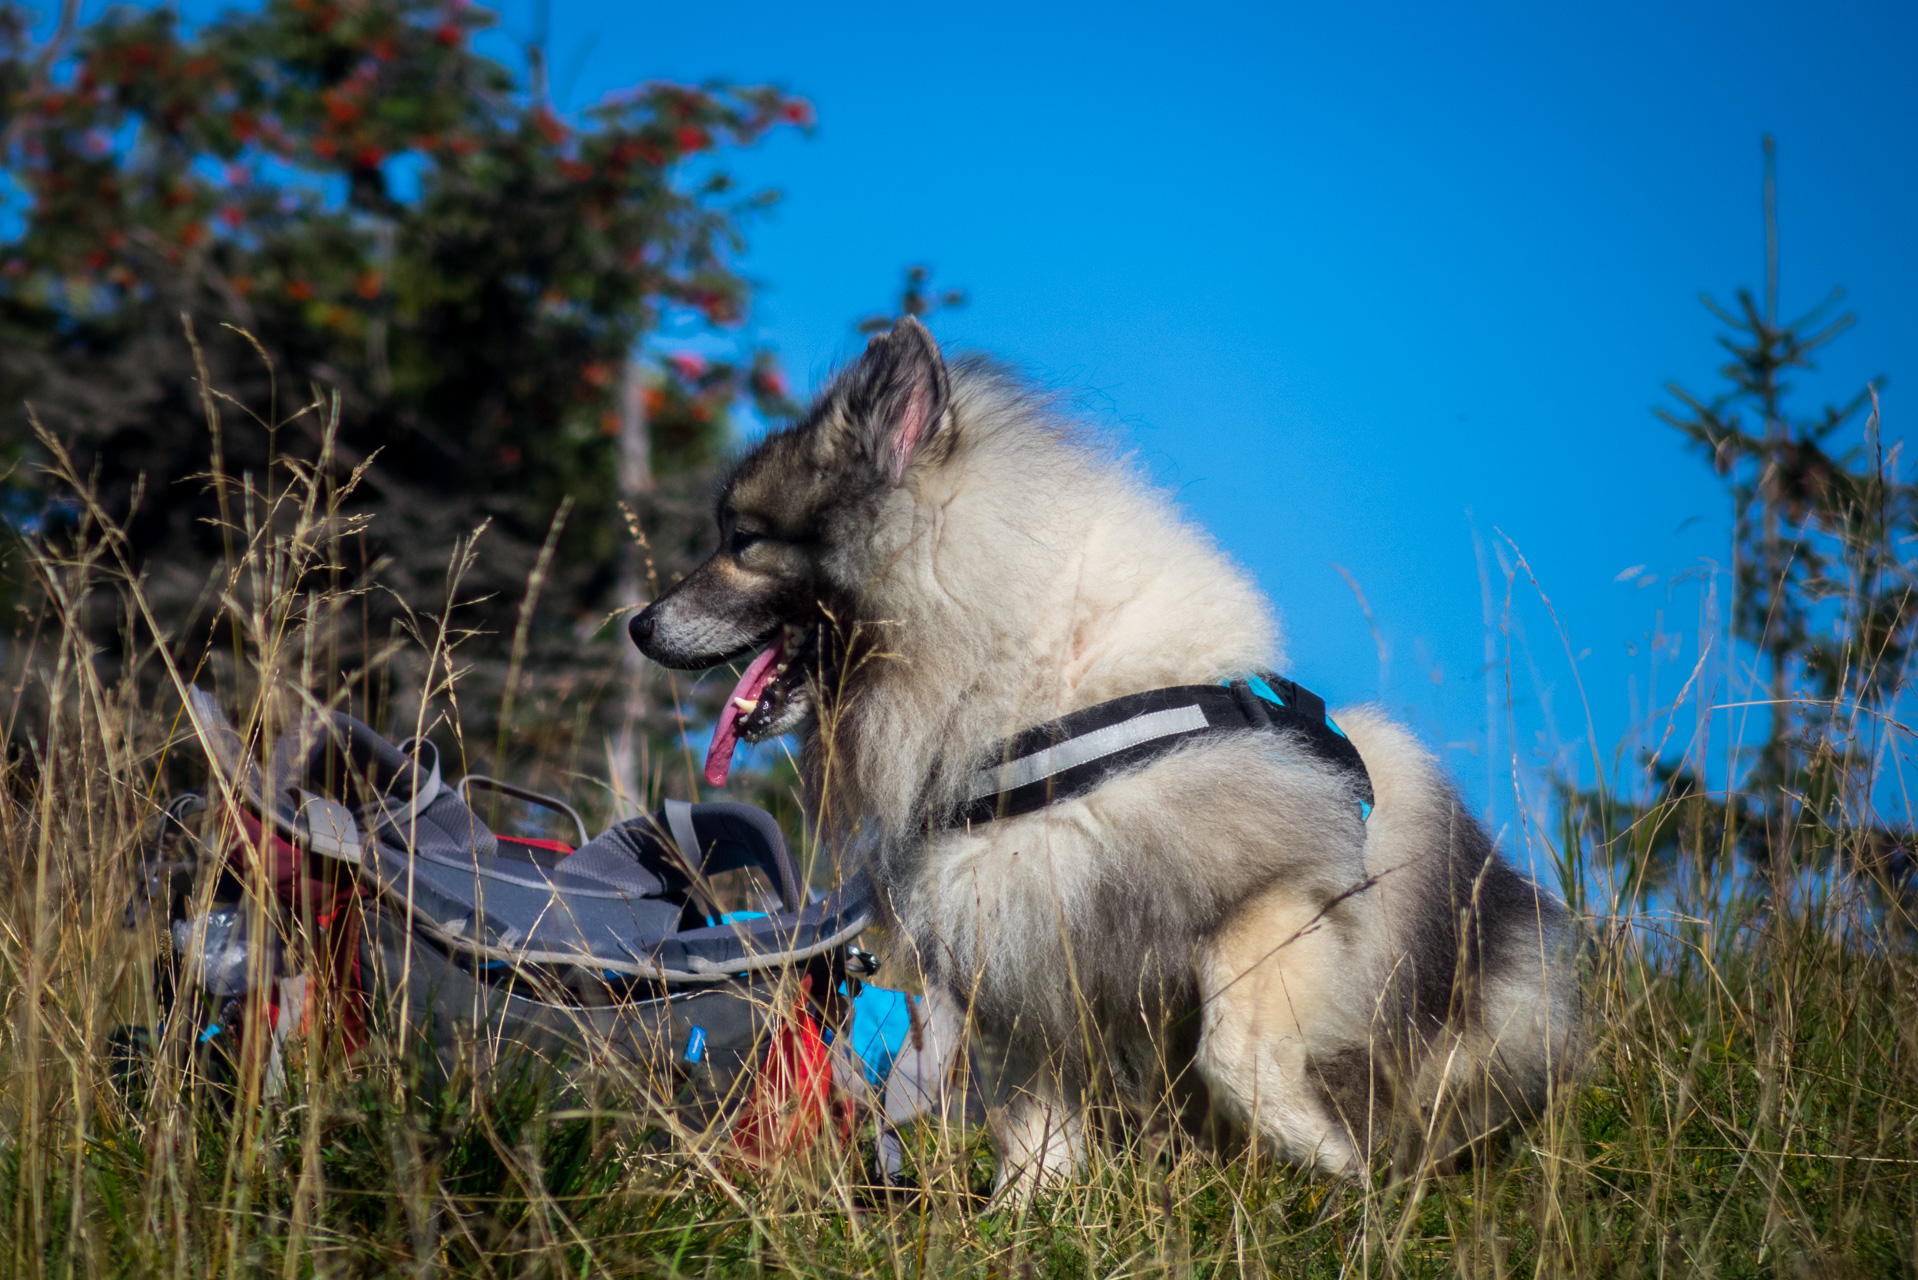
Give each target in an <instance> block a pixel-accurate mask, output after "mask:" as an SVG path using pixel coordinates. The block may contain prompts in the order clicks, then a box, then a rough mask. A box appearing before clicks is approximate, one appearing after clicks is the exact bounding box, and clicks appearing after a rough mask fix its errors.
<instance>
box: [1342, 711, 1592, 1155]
mask: <svg viewBox="0 0 1918 1280" xmlns="http://www.w3.org/2000/svg"><path fill="white" fill-rule="evenodd" d="M1337 720H1338V724H1339V726H1340V728H1342V729H1343V730H1344V731H1345V732H1346V734H1347V735H1348V736H1349V737H1350V738H1351V740H1352V743H1353V745H1354V746H1356V747H1357V748H1358V750H1359V754H1360V756H1362V757H1363V758H1364V760H1365V766H1366V770H1367V772H1369V773H1370V774H1371V778H1372V790H1373V798H1374V804H1373V809H1372V813H1371V816H1370V817H1369V818H1368V819H1367V821H1366V841H1365V869H1366V874H1367V875H1368V876H1369V877H1372V878H1373V879H1374V880H1375V884H1374V885H1373V888H1372V892H1374V893H1376V894H1378V905H1379V909H1380V911H1381V914H1382V916H1383V918H1384V923H1385V929H1384V931H1383V939H1382V945H1383V953H1382V954H1381V955H1379V956H1377V957H1376V962H1377V963H1378V964H1379V965H1380V966H1381V968H1382V971H1383V974H1384V978H1383V981H1382V982H1381V984H1380V985H1381V989H1382V991H1383V993H1384V998H1383V1000H1382V1001H1381V1005H1380V1008H1379V1010H1378V1024H1377V1025H1378V1028H1379V1034H1378V1035H1375V1037H1374V1060H1375V1063H1377V1064H1378V1066H1380V1067H1383V1068H1384V1070H1385V1073H1386V1074H1387V1075H1389V1076H1390V1077H1391V1078H1392V1081H1393V1085H1394V1088H1393V1090H1392V1092H1393V1093H1394V1094H1395V1095H1396V1101H1397V1103H1398V1107H1397V1110H1398V1111H1399V1113H1400V1120H1401V1122H1402V1123H1403V1122H1415V1123H1416V1125H1417V1126H1418V1127H1419V1128H1422V1129H1423V1130H1424V1131H1425V1135H1424V1136H1425V1139H1426V1140H1425V1142H1424V1143H1423V1144H1421V1145H1422V1146H1423V1147H1424V1148H1425V1149H1428V1150H1434V1151H1437V1152H1439V1153H1441V1154H1442V1153H1443V1151H1444V1150H1445V1149H1447V1148H1456V1147H1460V1146H1466V1145H1472V1144H1475V1143H1476V1142H1477V1141H1478V1140H1479V1139H1480V1138H1481V1137H1484V1136H1487V1135H1489V1134H1490V1133H1492V1132H1493V1131H1495V1130H1497V1129H1499V1128H1500V1127H1502V1126H1503V1125H1505V1124H1506V1123H1507V1122H1508V1121H1509V1120H1512V1119H1514V1118H1523V1117H1526V1116H1530V1115H1534V1114H1536V1113H1537V1112H1539V1111H1540V1110H1541V1109H1542V1108H1543V1107H1544V1105H1545V1103H1546V1101H1547V1099H1548V1098H1549V1096H1550V1094H1551V1092H1552V1090H1553V1088H1554V1087H1555V1086H1556V1085H1557V1083H1558V1082H1559V1081H1561V1080H1564V1079H1566V1078H1567V1077H1568V1076H1569V1075H1570V1074H1571V1072H1572V1071H1573V1070H1574V1069H1575V1067H1576V1059H1577V1056H1578V1055H1579V1053H1580V1052H1581V1047H1582V1044H1583V1034H1582V1026H1581V1022H1580V1011H1579V1000H1578V981H1577V972H1576V947H1575V930H1574V928H1573V923H1572V921H1571V919H1570V917H1569V915H1568V913H1567V912H1566V909H1565V907H1564V905H1563V904H1562V903H1561V902H1559V901H1558V899H1556V898H1554V897H1553V896H1552V895H1551V894H1549V893H1548V892H1546V891H1545V890H1543V889H1541V888H1540V887H1539V886H1538V885H1537V884H1535V883H1534V882H1533V881H1532V880H1530V879H1528V878H1527V877H1525V876H1523V875H1521V874H1520V873H1519V872H1518V871H1516V870H1515V869H1513V867H1512V866H1511V864H1510V863H1508V862H1506V861H1505V860H1504V859H1503V858H1501V857H1500V856H1499V855H1498V853H1497V851H1496V850H1495V849H1494V848H1493V847H1492V842H1491V840H1490V838H1489V837H1488V836H1487V835H1486V833H1485V830H1484V828H1483V827H1482V826H1481V825H1480V824H1479V823H1478V822H1477V821H1476V820H1475V819H1474V818H1472V816H1471V815H1470V814H1468V813H1467V812H1466V811H1465V809H1464V806H1463V805H1462V804H1461V803H1460V802H1459V798H1458V795H1457V793H1456V792H1455V791H1454V790H1453V789H1452V787H1451V785H1450V783H1449V782H1448V781H1447V780H1446V778H1445V776H1444V774H1443V772H1442V771H1441V770H1440V768H1439V766H1438V762H1437V761H1436V760H1435V759H1433V757H1432V755H1431V753H1430V752H1428V751H1427V750H1426V749H1425V748H1424V747H1423V746H1422V745H1420V743H1419V742H1418V741H1417V740H1416V739H1414V738H1413V737H1412V735H1411V734H1409V733H1407V732H1406V731H1405V730H1404V729H1402V728H1401V727H1399V726H1398V725H1396V724H1394V723H1392V722H1391V721H1390V720H1389V719H1387V718H1386V717H1385V716H1384V715H1383V714H1382V713H1381V712H1380V711H1378V710H1377V709H1375V708H1371V707H1360V708H1354V709H1350V710H1344V711H1340V712H1339V713H1338V715H1337Z"/></svg>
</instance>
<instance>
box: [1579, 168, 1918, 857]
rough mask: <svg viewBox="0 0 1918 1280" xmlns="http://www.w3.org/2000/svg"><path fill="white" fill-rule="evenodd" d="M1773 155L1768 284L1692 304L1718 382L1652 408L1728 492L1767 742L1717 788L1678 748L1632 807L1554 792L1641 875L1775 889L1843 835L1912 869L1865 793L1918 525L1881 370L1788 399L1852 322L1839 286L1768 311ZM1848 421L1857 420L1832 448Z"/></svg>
mask: <svg viewBox="0 0 1918 1280" xmlns="http://www.w3.org/2000/svg"><path fill="white" fill-rule="evenodd" d="M1774 161H1775V153H1774V147H1773V142H1772V140H1771V139H1770V138H1766V139H1765V200H1764V204H1765V240H1766V270H1765V291H1764V296H1763V297H1762V299H1761V298H1759V297H1755V296H1754V295H1753V294H1752V292H1751V291H1750V290H1749V289H1741V290H1739V291H1738V294H1737V300H1736V303H1735V305H1734V306H1732V307H1725V306H1722V305H1720V304H1718V303H1716V302H1714V301H1713V300H1712V299H1710V298H1706V299H1705V300H1704V301H1705V306H1706V308H1707V309H1708V310H1709V311H1710V312H1711V313H1712V315H1713V316H1714V317H1716V318H1717V319H1718V320H1719V321H1720V322H1721V323H1722V324H1723V325H1724V326H1725V327H1726V330H1727V331H1726V332H1725V333H1723V334H1722V335H1721V336H1720V337H1719V339H1718V343H1719V346H1720V347H1721V348H1722V349H1723V350H1724V352H1725V354H1726V356H1727V357H1728V359H1727V360H1726V362H1725V363H1724V365H1722V366H1721V367H1720V370H1719V373H1720V376H1721V378H1722V380H1723V381H1722V384H1721V386H1720V388H1719V390H1718V391H1717V392H1716V393H1715V394H1713V395H1710V396H1704V395H1697V394H1694V393H1692V392H1690V391H1687V390H1686V389H1685V388H1683V387H1680V386H1677V385H1675V384H1674V385H1671V386H1669V387H1668V388H1667V389H1668V390H1669V391H1670V393H1671V394H1672V396H1673V397H1674V399H1676V401H1677V402H1678V403H1677V406H1676V407H1675V408H1666V409H1659V410H1658V411H1657V413H1658V416H1659V417H1660V418H1661V419H1663V420H1664V421H1665V422H1667V423H1668V424H1670V425H1671V426H1672V427H1674V428H1675V429H1677V430H1678V431H1679V432H1681V433H1683V434H1684V436H1685V437H1686V438H1687V439H1688V440H1689V441H1690V442H1691V444H1692V445H1693V446H1694V447H1695V449H1696V450H1697V452H1698V453H1699V454H1701V455H1702V456H1703V457H1704V459H1705V460H1706V461H1707V462H1709V463H1710V465H1711V466H1712V468H1713V470H1714V471H1715V472H1716V473H1717V474H1718V475H1719V476H1721V477H1723V478H1724V480H1725V481H1726V484H1727V486H1728V488H1729V490H1730V497H1731V502H1732V547H1731V551H1732V556H1731V562H1732V567H1731V586H1732V606H1731V610H1730V618H1729V623H1730V627H1729V630H1730V639H1731V640H1732V642H1733V644H1734V646H1735V648H1736V649H1739V650H1742V652H1743V653H1744V654H1748V655H1752V656H1753V657H1754V658H1755V659H1756V665H1757V672H1756V673H1755V674H1754V678H1753V686H1754V687H1753V688H1752V690H1751V693H1750V696H1751V698H1752V699H1753V700H1755V701H1758V702H1760V703H1761V704H1762V705H1763V707H1764V717H1763V718H1764V723H1765V725H1766V730H1765V737H1764V740H1763V741H1762V743H1760V744H1758V745H1757V746H1756V747H1755V748H1752V749H1750V750H1749V751H1747V752H1745V757H1746V758H1745V760H1744V762H1743V765H1742V767H1741V771H1740V776H1738V777H1736V778H1732V779H1728V780H1727V785H1726V787H1725V789H1724V790H1722V791H1720V792H1719V793H1718V795H1717V796H1713V795H1711V794H1710V793H1709V790H1708V788H1707V786H1706V785H1705V783H1704V781H1703V780H1702V777H1701V771H1700V769H1699V768H1698V765H1697V762H1696V761H1695V760H1694V759H1692V758H1690V756H1689V755H1688V756H1687V758H1685V759H1682V760H1679V761H1676V762H1675V761H1671V760H1664V759H1654V760H1650V761H1648V762H1647V764H1648V765H1649V767H1650V769H1651V772H1652V777H1653V779H1654V781H1655V783H1656V784H1657V791H1658V794H1656V795H1654V796H1652V797H1650V798H1649V799H1648V800H1646V801H1644V802H1620V801H1618V800H1617V799H1616V798H1613V797H1608V796H1607V795H1606V794H1605V793H1604V792H1603V791H1602V790H1594V791H1583V792H1581V791H1577V790H1573V789H1568V790H1567V791H1566V793H1565V794H1566V797H1567V799H1568V800H1569V801H1570V804H1569V805H1568V818H1569V820H1571V821H1572V822H1574V823H1582V824H1584V826H1585V829H1586V831H1587V832H1589V833H1591V834H1593V835H1595V836H1597V837H1598V838H1599V839H1600V840H1602V841H1604V842H1606V843H1607V844H1608V845H1609V846H1610V847H1611V848H1612V849H1613V850H1614V851H1615V852H1616V853H1619V854H1621V855H1625V862H1626V865H1628V866H1631V867H1632V868H1633V869H1634V876H1635V878H1639V879H1640V880H1641V881H1642V882H1643V883H1647V884H1651V885H1657V884H1661V883H1665V882H1667V881H1668V880H1669V878H1670V876H1671V874H1672V873H1673V871H1674V870H1675V869H1677V868H1678V867H1679V866H1680V864H1681V863H1684V862H1686V861H1687V860H1688V855H1689V856H1690V860H1691V865H1693V866H1695V867H1703V868H1710V867H1711V866H1713V865H1714V864H1716V863H1718V862H1719V861H1720V860H1722V859H1734V860H1735V861H1736V863H1737V864H1739V865H1743V866H1744V867H1747V868H1749V869H1752V870H1756V871H1757V872H1759V873H1760V875H1761V877H1762V878H1763V881H1764V882H1765V883H1766V884H1767V885H1768V886H1769V887H1770V888H1771V889H1772V890H1776V889H1777V888H1779V887H1780V886H1782V885H1783V884H1784V883H1785V882H1786V881H1787V880H1788V878H1789V877H1790V876H1791V875H1793V874H1794V873H1796V872H1800V871H1806V870H1812V871H1822V870H1826V869H1829V868H1830V867H1831V866H1832V865H1833V864H1834V863H1835V862H1836V861H1838V860H1839V843H1838V842H1839V840H1840V836H1841V834H1842V833H1847V832H1849V833H1850V837H1851V838H1850V839H1848V840H1846V842H1845V849H1844V857H1846V858H1848V859H1849V860H1850V861H1852V862H1853V863H1854V864H1856V865H1854V867H1853V869H1856V870H1863V871H1867V872H1871V873H1873V874H1875V875H1880V876H1883V877H1886V878H1887V879H1888V880H1890V881H1894V882H1901V881H1908V880H1909V879H1910V877H1911V874H1912V871H1913V861H1912V838H1911V831H1910V829H1909V827H1908V825H1904V824H1899V825H1895V826H1894V825H1889V824H1887V823H1885V822H1884V821H1883V820H1882V819H1880V818H1879V817H1878V816H1877V814H1876V809H1875V805H1874V803H1873V802H1874V798H1875V797H1874V795H1873V790H1874V787H1875V786H1876V784H1877V783H1878V781H1879V780H1880V779H1881V778H1882V776H1883V770H1882V765H1883V762H1884V757H1883V753H1882V751H1881V750H1880V747H1881V744H1882V743H1883V742H1884V740H1885V737H1886V735H1887V734H1888V733H1890V732H1892V731H1893V730H1892V727H1891V720H1890V712H1891V710H1892V706H1893V703H1894V702H1895V701H1896V699H1897V698H1898V697H1899V696H1900V694H1901V693H1902V692H1904V691H1905V690H1907V689H1908V688H1909V687H1910V680H1911V674H1912V673H1911V670H1910V664H1911V661H1912V658H1913V656H1914V649H1913V645H1914V640H1915V639H1918V636H1915V635H1914V631H1915V630H1918V579H1915V578H1914V576H1913V572H1912V568H1913V566H1912V565H1911V564H1910V563H1909V562H1908V561H1907V560H1906V559H1905V557H1904V555H1903V554H1902V550H1903V549H1904V548H1907V547H1909V546H1910V545H1911V544H1912V542H1913V540H1914V539H1918V486H1914V485H1913V484H1911V483H1909V482H1907V481H1901V480H1899V479H1898V478H1897V464H1898V459H1897V456H1896V454H1897V450H1896V449H1894V450H1893V451H1892V453H1891V455H1890V456H1888V455H1887V452H1886V450H1885V447H1884V442H1883V440H1882V438H1881V435H1880V431H1879V418H1878V412H1877V402H1876V384H1872V385H1867V386H1866V387H1864V388H1863V389H1861V390H1860V391H1859V392H1858V393H1857V394H1855V395H1854V396H1852V397H1851V398H1850V399H1849V400H1847V401H1846V402H1845V403H1843V404H1838V405H1831V404H1827V405H1823V406H1821V407H1819V408H1818V409H1816V410H1814V411H1812V412H1809V413H1807V412H1803V411H1801V410H1799V409H1797V408H1796V407H1795V405H1794V403H1793V397H1792V385H1791V382H1790V378H1791V375H1792V374H1794V373H1797V372H1809V371H1811V370H1812V369H1813V368H1814V365H1813V360H1812V357H1813V356H1814V355H1815V354H1816V353H1817V352H1818V351H1819V350H1820V349H1822V348H1823V347H1825V346H1826V345H1827V344H1829V343H1830V342H1831V341H1832V340H1833V339H1835V338H1837V337H1839V336H1840V335H1841V334H1843V333H1844V332H1845V331H1846V330H1847V329H1849V328H1850V327H1851V325H1852V324H1853V322H1854V317H1853V316H1852V315H1851V314H1850V313H1849V312H1846V313H1842V314H1834V312H1835V311H1836V308H1837V306H1838V304H1839V303H1840V301H1841V299H1842V297H1843V292H1842V291H1841V290H1833V291H1832V293H1831V294H1830V295H1828V296H1827V297H1826V298H1825V300H1824V301H1823V302H1821V303H1820V304H1819V305H1818V306H1816V307H1814V308H1813V309H1812V310H1811V311H1809V312H1807V313H1806V314H1805V315H1803V316H1800V317H1798V318H1797V319H1794V320H1781V319H1780V318H1779V313H1778V231H1777V214H1776V179H1775V169H1774ZM1861 415H1862V416H1865V417H1866V421H1865V424H1864V430H1863V431H1862V432H1861V433H1854V434H1853V436H1852V438H1851V440H1850V442H1849V443H1845V442H1844V441H1843V439H1842V438H1841V433H1843V432H1844V429H1845V428H1847V427H1848V426H1851V425H1852V424H1855V423H1856V422H1857V421H1858V420H1859V418H1860V417H1861ZM1841 446H1842V447H1841ZM1760 679H1762V685H1761V684H1760Z"/></svg>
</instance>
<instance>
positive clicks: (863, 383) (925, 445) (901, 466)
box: [848, 316, 951, 487]
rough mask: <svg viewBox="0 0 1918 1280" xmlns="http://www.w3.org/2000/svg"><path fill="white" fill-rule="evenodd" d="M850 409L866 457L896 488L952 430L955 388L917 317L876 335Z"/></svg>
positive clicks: (857, 375)
mask: <svg viewBox="0 0 1918 1280" xmlns="http://www.w3.org/2000/svg"><path fill="white" fill-rule="evenodd" d="M850 381H851V384H852V388H851V390H852V394H851V396H850V398H849V400H850V403H849V404H848V408H850V409H851V410H852V414H853V418H854V422H855V423H856V429H857V430H858V431H860V433H861V434H862V435H863V436H864V442H865V445H866V450H867V456H869V457H870V458H871V459H872V460H873V464H874V465H875V466H877V467H878V468H879V470H880V471H881V472H882V473H884V474H885V475H886V477H887V478H888V479H890V480H891V481H892V483H893V485H894V487H897V486H899V485H902V484H904V483H905V482H906V469H907V468H908V467H910V466H911V465H912V461H913V459H914V458H916V457H920V456H922V455H924V454H925V453H926V452H927V450H928V449H930V448H933V447H936V446H937V445H939V444H943V443H944V437H945V436H946V434H947V433H948V432H949V431H950V424H949V423H948V422H947V409H948V408H949V402H950V400H951V384H950V383H949V382H948V381H947V378H946V362H945V361H944V360H942V359H940V357H939V344H938V343H937V342H935V341H934V340H933V337H932V334H931V333H930V332H929V331H928V330H927V329H926V326H925V325H923V324H921V323H919V320H918V318H917V317H916V316H907V317H906V318H905V319H903V320H901V321H899V323H897V324H895V325H893V327H892V332H890V333H882V334H878V335H876V336H875V337H874V338H873V340H872V341H871V342H869V343H868V344H867V345H866V354H865V355H863V356H861V357H860V358H859V363H858V364H857V365H856V366H854V368H853V371H852V377H851V379H850Z"/></svg>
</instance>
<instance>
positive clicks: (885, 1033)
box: [839, 982, 914, 1089]
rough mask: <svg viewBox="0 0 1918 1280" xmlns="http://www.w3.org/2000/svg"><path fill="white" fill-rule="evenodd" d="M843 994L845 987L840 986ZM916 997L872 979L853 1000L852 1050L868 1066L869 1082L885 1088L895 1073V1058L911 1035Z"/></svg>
mask: <svg viewBox="0 0 1918 1280" xmlns="http://www.w3.org/2000/svg"><path fill="white" fill-rule="evenodd" d="M839 993H840V994H841V995H844V994H845V993H846V988H845V987H844V986H841V987H840V988H839ZM913 1004H914V1000H913V997H911V996H909V995H907V994H906V993H905V992H903V991H888V990H887V989H886V988H884V987H875V986H873V985H872V984H871V983H870V982H868V983H866V984H865V985H864V986H862V987H861V988H860V989H859V994H858V995H856V996H854V997H853V999H852V1027H851V1028H850V1029H849V1030H848V1031H847V1033H846V1034H847V1036H848V1037H850V1039H849V1041H848V1043H850V1044H851V1045H852V1051H853V1052H854V1053H856V1054H858V1055H859V1061H860V1064H861V1065H862V1066H864V1067H865V1069H866V1082H867V1083H868V1084H870V1085H872V1087H873V1088H875V1089H883V1088H884V1087H885V1085H886V1077H887V1076H889V1075H891V1074H892V1060H893V1059H894V1058H896V1057H898V1056H899V1050H900V1048H901V1047H902V1046H904V1045H905V1043H906V1037H907V1036H909V1035H911V1034H912V1006H913Z"/></svg>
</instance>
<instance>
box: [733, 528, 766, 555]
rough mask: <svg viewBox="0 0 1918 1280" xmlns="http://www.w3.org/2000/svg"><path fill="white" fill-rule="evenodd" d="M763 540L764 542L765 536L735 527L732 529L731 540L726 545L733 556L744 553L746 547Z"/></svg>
mask: <svg viewBox="0 0 1918 1280" xmlns="http://www.w3.org/2000/svg"><path fill="white" fill-rule="evenodd" d="M765 540H766V535H765V534H763V533H755V532H754V531H753V530H751V529H741V528H738V527H736V526H735V527H734V529H733V535H732V538H731V539H730V540H729V541H728V542H727V544H726V545H727V549H728V550H729V551H731V552H732V553H733V554H734V555H738V554H739V553H740V552H742V551H744V550H745V549H746V548H747V547H750V546H752V545H753V543H755V542H764V541H765Z"/></svg>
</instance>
